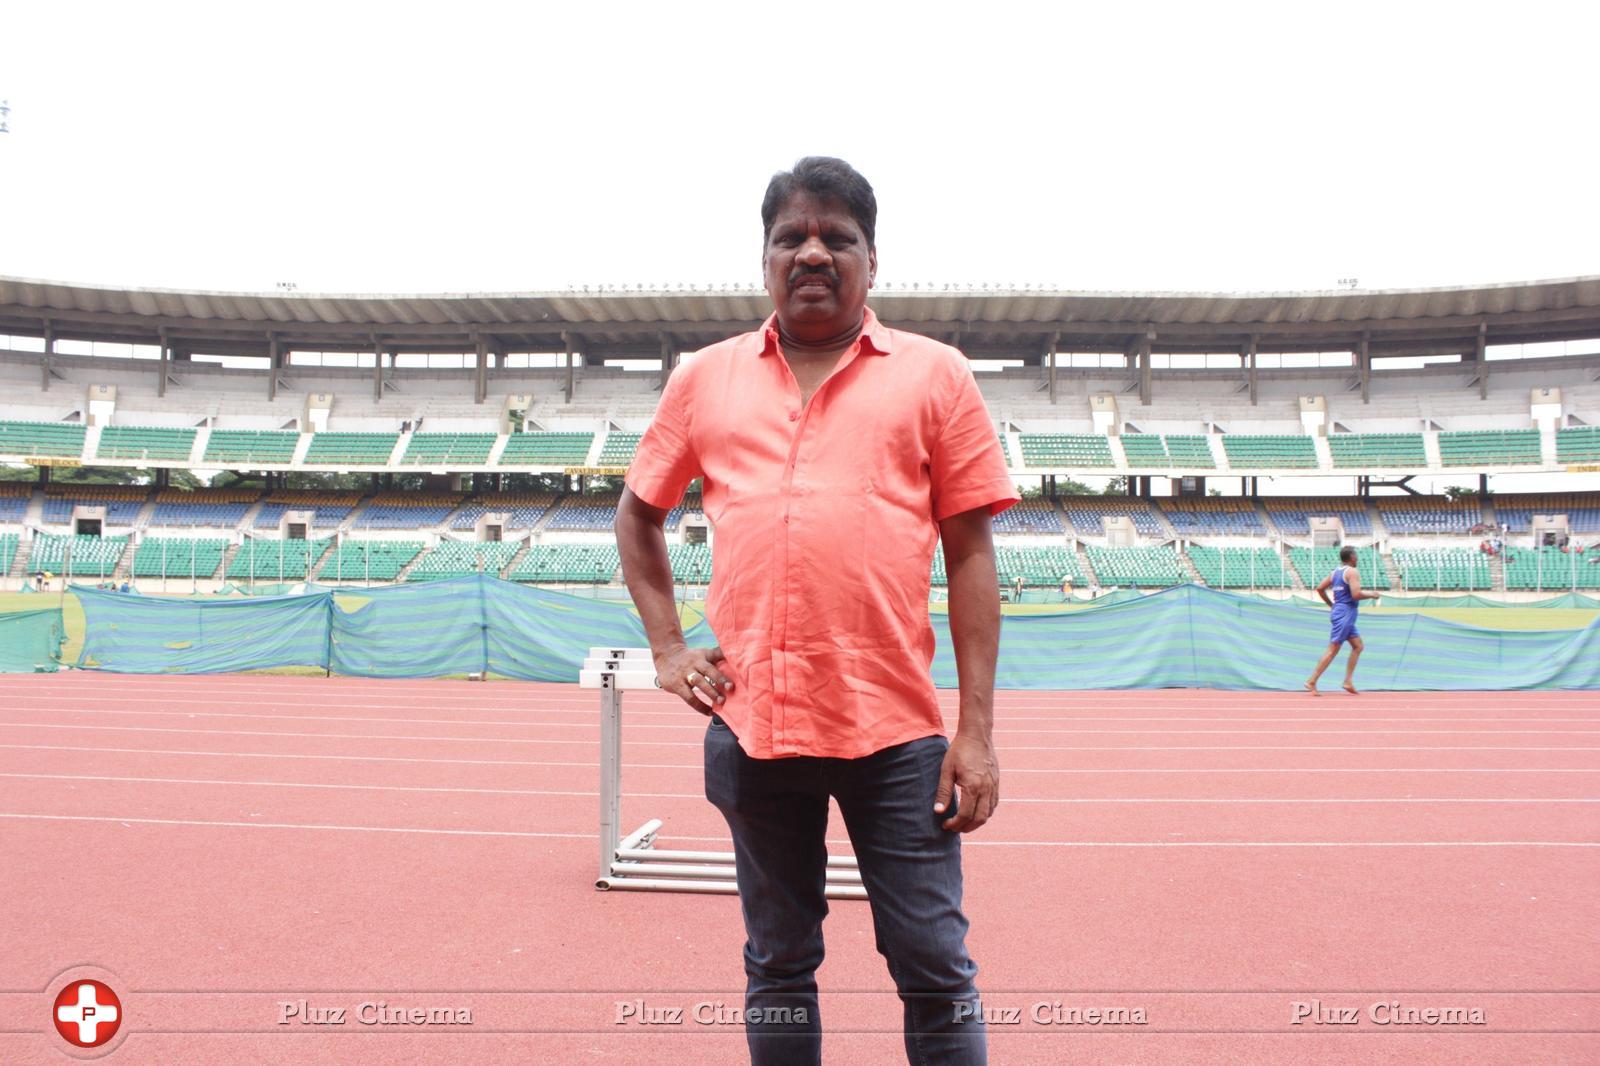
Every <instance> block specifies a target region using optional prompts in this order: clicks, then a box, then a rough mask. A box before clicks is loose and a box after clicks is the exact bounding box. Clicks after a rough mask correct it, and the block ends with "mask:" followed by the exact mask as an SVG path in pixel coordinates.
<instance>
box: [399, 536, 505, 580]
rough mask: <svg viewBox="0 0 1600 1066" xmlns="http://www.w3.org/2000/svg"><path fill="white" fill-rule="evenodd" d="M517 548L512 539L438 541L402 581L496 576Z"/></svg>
mask: <svg viewBox="0 0 1600 1066" xmlns="http://www.w3.org/2000/svg"><path fill="white" fill-rule="evenodd" d="M520 547H522V543H521V542H520V541H514V540H482V541H460V540H441V541H440V542H439V545H438V547H436V548H434V549H433V550H432V551H430V552H428V554H426V555H424V556H423V557H422V558H421V559H419V560H418V561H417V565H416V566H413V567H412V568H411V572H410V573H408V574H406V580H407V581H438V580H441V579H443V578H451V577H464V576H466V575H468V574H476V573H480V572H481V573H485V574H489V575H490V576H496V577H497V576H499V574H500V572H501V571H502V570H504V569H505V568H506V567H507V566H508V565H509V564H510V562H511V557H512V556H514V555H516V554H517V549H518V548H520Z"/></svg>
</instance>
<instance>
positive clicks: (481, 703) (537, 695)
mask: <svg viewBox="0 0 1600 1066" xmlns="http://www.w3.org/2000/svg"><path fill="white" fill-rule="evenodd" d="M252 680H267V679H252ZM129 684H130V682H128V681H118V682H117V683H115V684H111V683H108V684H106V685H105V686H102V687H101V688H98V689H94V690H91V691H84V690H67V691H63V690H62V689H59V688H57V689H45V688H43V687H40V686H30V687H26V688H23V687H17V686H6V685H5V684H3V683H0V693H15V694H16V695H15V697H14V698H18V699H36V700H44V701H47V702H52V703H59V702H61V701H62V700H64V699H93V700H96V701H98V702H101V703H106V702H110V703H159V704H162V705H175V704H199V705H206V706H214V705H216V704H219V703H220V704H227V705H229V706H236V707H282V706H284V705H285V704H292V705H299V704H306V703H310V704H313V705H315V704H317V703H319V702H320V703H323V704H325V705H327V706H330V707H332V706H336V707H340V708H368V709H373V710H393V709H394V707H395V705H396V704H397V703H405V702H417V699H416V698H415V696H414V694H411V693H408V692H398V691H397V692H394V693H393V694H391V695H388V696H387V697H382V698H380V697H379V694H377V693H355V694H353V695H358V696H360V695H367V696H371V697H372V698H373V700H374V702H360V701H358V700H355V699H352V698H351V695H352V694H346V693H341V692H339V691H337V690H334V689H329V688H325V687H323V688H319V687H316V686H311V687H307V688H300V689H292V690H287V691H284V692H283V693H282V694H281V695H279V696H270V695H268V696H266V697H265V698H262V693H260V692H259V691H258V690H259V689H260V688H261V686H259V685H252V686H250V687H249V688H246V689H244V693H248V695H243V694H242V693H241V689H240V688H224V689H210V690H197V689H190V688H184V687H178V688H174V689H171V690H167V692H168V693H170V694H161V693H162V690H151V689H150V688H149V687H148V686H145V685H140V684H139V683H138V682H137V681H135V682H132V684H134V685H138V687H139V688H140V690H141V691H156V692H157V693H158V694H156V695H149V696H134V695H126V694H125V693H126V691H127V687H128V685H129ZM267 687H269V688H270V687H271V686H267ZM479 691H480V692H481V690H479ZM1182 691H1188V690H1182ZM569 692H572V695H568V693H569ZM180 694H181V695H180ZM208 694H209V695H208ZM194 695H201V696H203V697H205V698H201V699H186V698H183V697H185V696H194ZM1018 695H1019V694H1018V693H1017V692H1016V691H1014V690H1005V689H1002V690H999V691H998V692H997V693H996V699H997V704H998V706H999V709H1000V710H1002V711H1004V710H1006V709H1012V708H1014V709H1019V710H1051V711H1061V712H1068V711H1072V710H1091V711H1102V712H1104V711H1107V710H1116V711H1120V712H1122V713H1121V714H1118V715H1105V716H1104V717H1112V718H1115V717H1124V718H1125V717H1127V715H1128V713H1129V712H1142V711H1171V710H1174V709H1175V708H1174V706H1173V704H1175V703H1176V704H1179V705H1182V704H1185V703H1191V702H1192V701H1191V700H1186V699H1184V698H1183V697H1181V696H1180V697H1177V698H1174V699H1169V700H1156V701H1151V702H1149V703H1139V704H1135V703H1128V702H1123V701H1119V700H1117V699H1115V698H1107V697H1114V696H1115V695H1116V693H1094V694H1091V695H1089V696H1088V697H1087V698H1083V699H1072V698H1068V697H1069V696H1070V695H1071V694H1063V695H1059V696H1058V695H1055V694H1051V695H1048V696H1046V697H1044V698H1042V699H1039V700H1019V699H1018V698H1017V697H1018ZM1257 695H1258V697H1259V698H1258V699H1257V700H1256V701H1254V702H1249V701H1239V702H1238V703H1235V704H1234V705H1231V706H1228V707H1219V708H1218V710H1223V711H1226V712H1228V713H1229V714H1230V715H1236V714H1238V713H1239V712H1248V711H1263V712H1278V713H1282V712H1283V710H1284V705H1285V704H1293V705H1303V701H1304V700H1305V699H1307V698H1309V697H1306V696H1305V694H1304V693H1303V692H1300V691H1299V690H1294V691H1287V690H1285V691H1281V692H1272V693H1259V694H1257ZM1330 695H1331V693H1330ZM1438 695H1439V696H1441V697H1442V698H1441V700H1427V701H1422V702H1421V703H1420V704H1419V705H1417V706H1410V705H1406V704H1401V705H1399V706H1394V705H1393V704H1394V701H1393V700H1392V699H1389V698H1388V694H1386V693H1382V692H1378V693H1374V696H1375V698H1374V700H1373V701H1372V702H1373V703H1374V704H1377V705H1378V706H1375V707H1373V709H1374V710H1376V711H1401V710H1405V711H1410V710H1432V711H1435V712H1437V711H1440V710H1444V709H1452V710H1453V709H1458V708H1459V709H1461V710H1462V711H1463V712H1464V713H1465V714H1467V715H1471V713H1472V710H1473V708H1470V707H1466V708H1460V701H1461V699H1462V698H1464V697H1470V696H1474V695H1482V696H1484V697H1485V698H1492V699H1493V702H1494V705H1495V708H1494V709H1496V710H1499V711H1506V710H1515V709H1517V708H1519V707H1527V708H1530V709H1535V710H1551V709H1554V708H1553V707H1552V706H1551V705H1552V703H1556V704H1563V705H1565V704H1578V705H1580V706H1583V705H1586V704H1589V703H1590V701H1591V699H1592V697H1589V696H1588V695H1587V694H1585V693H1578V692H1547V693H1542V694H1541V695H1540V696H1537V697H1533V698H1530V699H1525V700H1516V699H1506V698H1504V697H1505V696H1506V693H1503V692H1494V693H1469V692H1461V693H1439V694H1438ZM1563 696H1565V697H1567V698H1565V699H1563V698H1561V697H1563ZM426 701H427V702H428V703H430V704H434V705H453V704H462V705H464V706H465V707H467V708H468V709H471V710H507V711H515V710H524V709H530V710H531V709H537V710H545V711H552V712H556V713H561V714H584V715H594V714H597V713H598V704H597V701H596V700H594V699H593V698H592V697H589V696H588V695H582V696H579V695H576V691H575V690H568V689H565V688H563V690H562V694H561V696H560V697H558V698H551V697H550V696H549V695H548V694H542V693H541V692H540V691H539V690H533V691H525V692H518V693H504V694H502V698H489V697H486V696H484V695H469V694H465V693H463V694H460V695H445V694H440V693H437V692H434V693H428V694H427V696H426ZM630 702H631V703H632V704H633V705H634V706H635V707H637V708H638V711H637V712H636V713H654V714H670V713H674V712H675V711H676V709H677V704H676V703H675V702H674V701H672V700H671V698H670V697H665V696H659V695H657V694H654V693H650V694H643V693H641V694H637V695H636V696H635V697H634V698H633V699H632V700H631V701H630ZM1441 702H1447V703H1448V708H1445V707H1440V706H1438V704H1439V703H1441ZM939 707H940V710H941V711H943V712H945V713H947V714H949V715H951V716H952V717H953V716H955V715H956V713H957V712H958V710H959V705H958V704H957V703H956V702H955V697H954V696H946V695H944V694H943V693H941V694H940V698H939ZM657 708H662V709H657ZM1177 709H1184V710H1189V711H1191V712H1192V713H1193V714H1194V715H1195V718H1194V720H1196V721H1228V720H1231V719H1230V718H1228V717H1223V716H1218V715H1212V714H1206V713H1203V712H1202V711H1201V709H1200V708H1195V707H1181V706H1180V708H1177ZM1562 709H1568V708H1566V707H1563V708H1562ZM1057 717H1058V716H1056V715H1049V716H1042V717H1040V718H1038V719H1037V720H1040V721H1049V720H1055V719H1056V718H1057ZM1159 717H1166V718H1172V719H1176V720H1185V719H1188V718H1189V717H1190V716H1189V715H1165V716H1159ZM1243 720H1246V721H1249V720H1255V718H1254V716H1246V717H1245V718H1244V719H1243ZM1294 720H1298V718H1296V719H1294ZM1357 720H1360V721H1365V720H1369V719H1367V718H1358V719H1357ZM1370 720H1382V719H1370ZM1466 720H1469V721H1471V720H1488V719H1486V718H1485V719H1472V718H1470V717H1469V718H1467V719H1466ZM1580 720H1584V721H1593V720H1595V719H1593V718H1585V719H1580Z"/></svg>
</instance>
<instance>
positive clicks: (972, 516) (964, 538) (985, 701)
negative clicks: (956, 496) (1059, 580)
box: [934, 507, 1000, 833]
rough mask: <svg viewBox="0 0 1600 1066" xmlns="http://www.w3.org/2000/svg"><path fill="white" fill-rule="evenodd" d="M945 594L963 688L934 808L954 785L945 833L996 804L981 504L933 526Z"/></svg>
mask: <svg viewBox="0 0 1600 1066" xmlns="http://www.w3.org/2000/svg"><path fill="white" fill-rule="evenodd" d="M939 536H940V538H941V539H942V540H943V541H944V565H945V574H946V576H947V580H948V583H949V584H948V587H949V590H950V639H951V642H952V643H953V644H954V646H955V653H956V676H957V679H958V681H959V683H960V686H961V700H960V707H961V717H960V720H959V722H958V723H957V725H956V732H955V735H954V736H953V737H951V738H950V750H949V752H948V753H946V755H945V759H944V767H943V768H942V770H941V772H940V775H939V791H938V794H937V795H936V796H935V802H934V810H935V811H938V812H939V813H943V812H944V811H945V810H946V809H947V807H948V805H949V802H950V793H951V787H952V785H953V786H954V787H956V788H958V789H959V790H960V795H959V797H958V798H959V809H958V810H957V811H956V815H955V817H954V818H951V819H948V820H946V821H945V822H944V828H946V829H949V830H951V831H954V832H960V833H969V832H971V831H972V830H974V829H976V828H978V827H979V826H981V825H982V824H983V823H984V822H987V821H988V820H989V818H990V816H991V815H993V814H994V809H995V808H996V807H997V806H999V804H1000V764H999V761H998V760H997V759H996V757H995V751H994V667H995V660H996V658H998V656H999V653H1000V588H999V580H998V578H997V577H996V576H995V565H994V535H993V530H992V527H991V523H990V517H989V509H988V508H987V507H979V508H976V509H974V510H971V511H964V512H962V513H961V514H958V515H951V516H950V517H949V518H946V519H945V520H944V521H943V522H940V523H939Z"/></svg>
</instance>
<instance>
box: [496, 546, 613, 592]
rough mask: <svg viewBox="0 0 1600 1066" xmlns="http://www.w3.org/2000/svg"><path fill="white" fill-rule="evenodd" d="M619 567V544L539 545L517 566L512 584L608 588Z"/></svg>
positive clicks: (512, 576) (530, 549)
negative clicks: (524, 582)
mask: <svg viewBox="0 0 1600 1066" xmlns="http://www.w3.org/2000/svg"><path fill="white" fill-rule="evenodd" d="M619 565H620V560H619V559H618V557H617V546H616V545H615V544H538V545H534V546H533V547H531V548H529V549H528V553H527V554H526V555H524V556H523V557H522V559H521V560H520V561H519V562H518V563H517V565H516V567H515V568H514V569H513V571H512V573H511V580H513V581H531V582H539V583H545V584H556V583H560V584H585V585H606V584H609V583H610V582H611V579H612V576H613V575H614V574H615V573H616V572H617V567H618V566H619Z"/></svg>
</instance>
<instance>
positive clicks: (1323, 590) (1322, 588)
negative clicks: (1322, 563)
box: [1317, 576, 1333, 607]
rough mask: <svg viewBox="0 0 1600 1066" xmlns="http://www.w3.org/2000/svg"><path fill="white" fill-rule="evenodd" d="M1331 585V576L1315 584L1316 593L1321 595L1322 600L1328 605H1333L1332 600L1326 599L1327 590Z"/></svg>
mask: <svg viewBox="0 0 1600 1066" xmlns="http://www.w3.org/2000/svg"><path fill="white" fill-rule="evenodd" d="M1332 587H1333V578H1332V577H1331V576H1329V577H1325V578H1323V579H1322V584H1320V585H1318V586H1317V595H1318V596H1321V597H1322V602H1323V603H1325V604H1327V605H1328V606H1329V607H1332V606H1333V601H1332V600H1330V599H1328V590H1329V589H1330V588H1332Z"/></svg>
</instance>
